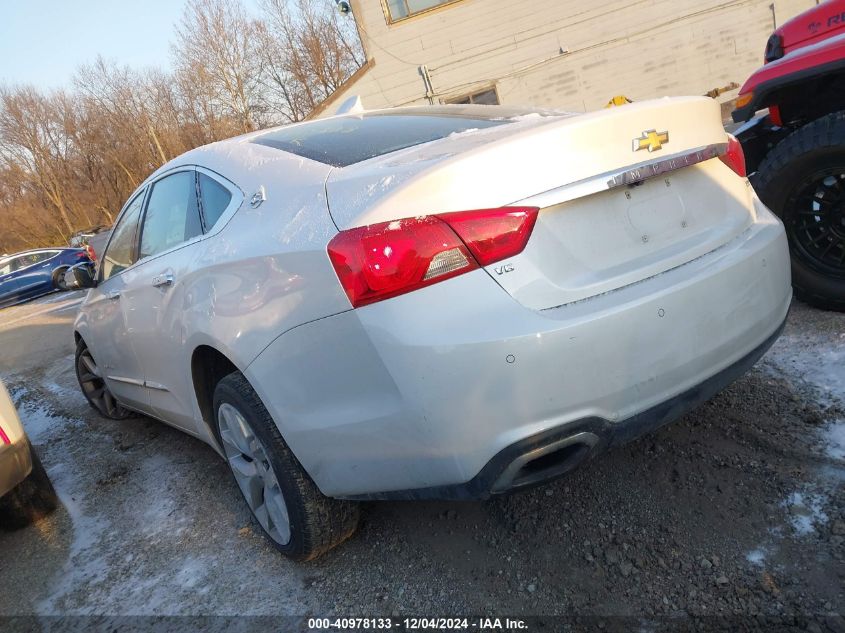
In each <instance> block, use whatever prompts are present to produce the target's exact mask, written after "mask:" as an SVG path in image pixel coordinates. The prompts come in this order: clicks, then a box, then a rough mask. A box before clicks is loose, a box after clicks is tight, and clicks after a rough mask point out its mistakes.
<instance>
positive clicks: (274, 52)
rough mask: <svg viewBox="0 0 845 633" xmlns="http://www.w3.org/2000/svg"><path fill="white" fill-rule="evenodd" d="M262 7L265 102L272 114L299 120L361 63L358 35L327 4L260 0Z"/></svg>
mask: <svg viewBox="0 0 845 633" xmlns="http://www.w3.org/2000/svg"><path fill="white" fill-rule="evenodd" d="M261 7H262V11H263V18H264V19H263V21H262V22H261V23H260V24H259V25H258V27H257V34H256V38H257V42H258V50H259V53H260V55H261V58H262V61H263V70H264V72H263V73H262V75H261V80H262V85H263V87H264V89H265V97H266V98H267V99H268V100H269V102H270V104H271V107H272V109H273V111H275V112H277V113H278V114H280V115H282V116H283V117H284V118H285V119H287V120H289V121H300V120H302V119H303V118H305V117H306V116H307V115H308V113H310V112H311V110H313V109H314V108H315V107H316V106H317V105H319V104H320V103H322V101H323V100H325V99H326V98H327V97H328V96H329V95H331V94H332V93H333V92H334V91H335V90H337V89H338V88H339V87H340V86H341V85H342V84H343V82H344V81H346V80H347V79H348V78H349V77H350V76H351V75H352V74H353V73H354V72H355V71H356V70H357V69H358V68H360V67H361V65H362V64H363V63H364V56H363V50H362V48H361V43H360V41H359V39H358V34H357V31H356V30H355V28H354V23H353V22H352V21H351V20H350V19H345V18H341V17H340V14H339V13H338V12H337V11H334V10H332V6H331V3H329V2H326V3H315V2H309V1H308V0H262V2H261Z"/></svg>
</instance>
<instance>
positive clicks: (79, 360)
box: [74, 339, 135, 420]
mask: <svg viewBox="0 0 845 633" xmlns="http://www.w3.org/2000/svg"><path fill="white" fill-rule="evenodd" d="M74 366H75V368H76V379H77V381H78V382H79V388H80V389H81V390H82V395H84V396H85V399H86V400H87V401H88V404H90V405H91V407H92V408H93V409H94V410H95V411H96V412H97V413H99V414H100V415H101V416H103V417H104V418H108V419H109V420H125V419H126V418H131V417H134V415H135V413H134V412H133V411H130V410H129V409H127V408H125V407H124V406H123V405H121V404H120V403H119V402H118V401H117V399H116V398H115V397H114V395H112V393H111V391H109V388H108V385H106V381H105V380H104V379H103V378H102V375H101V373H100V370H99V368H98V367H97V362H96V361H95V360H94V357H93V356H92V355H91V352H90V351H89V350H88V345H86V344H85V341H84V340H82V339H79V342H78V343H77V344H76V356H75V357H74Z"/></svg>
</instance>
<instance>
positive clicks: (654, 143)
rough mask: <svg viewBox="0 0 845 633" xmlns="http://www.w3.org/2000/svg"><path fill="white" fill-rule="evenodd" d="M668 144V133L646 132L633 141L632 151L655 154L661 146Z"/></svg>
mask: <svg viewBox="0 0 845 633" xmlns="http://www.w3.org/2000/svg"><path fill="white" fill-rule="evenodd" d="M668 142H669V132H668V131H666V132H659V133H658V132H657V130H646V131H645V132H643V135H642V136H641V137H639V138H635V139H634V151H635V152H639V151H640V150H641V149H647V150H648V151H649V152H656V151H657V150H659V149H663V144H664V143H668Z"/></svg>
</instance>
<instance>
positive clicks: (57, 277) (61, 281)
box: [53, 266, 70, 291]
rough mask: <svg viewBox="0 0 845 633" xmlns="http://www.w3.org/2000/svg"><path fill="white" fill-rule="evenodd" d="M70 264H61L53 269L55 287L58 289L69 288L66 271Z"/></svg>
mask: <svg viewBox="0 0 845 633" xmlns="http://www.w3.org/2000/svg"><path fill="white" fill-rule="evenodd" d="M68 268H70V266H60V267H59V268H56V270H54V271H53V288H55V289H56V290H62V291H64V290H67V283H65V273H66V272H67V270H68Z"/></svg>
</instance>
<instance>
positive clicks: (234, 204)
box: [97, 165, 245, 284]
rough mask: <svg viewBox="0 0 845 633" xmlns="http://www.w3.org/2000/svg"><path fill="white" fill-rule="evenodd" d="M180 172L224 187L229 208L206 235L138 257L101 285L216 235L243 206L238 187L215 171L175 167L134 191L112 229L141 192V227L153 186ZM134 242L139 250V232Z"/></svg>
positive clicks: (110, 238) (242, 198) (184, 166)
mask: <svg viewBox="0 0 845 633" xmlns="http://www.w3.org/2000/svg"><path fill="white" fill-rule="evenodd" d="M181 171H193V172H195V173H196V172H199V173H203V174H205V175H206V176H208V177H210V178H213V179H214V180H216V181H217V182H218V183H219V184H221V185H222V186H224V187H225V188H226V189H227V190H228V191H229V192H230V193H231V194H232V199H231V200H230V201H229V206H228V207H226V210H225V211H223V213H222V214H221V215H220V218H218V220H217V222H215V224H214V226H213V227H212V228H211V230H209V231H208V232H207V233H202V234H200V235H197V236H196V237H193V238H191V239H190V240H187V241H185V242H181V243H179V244H176V245H175V246H173V247H171V248H169V249H167V250H166V251H162V252H160V253H156V254H155V255H150V256H147V257H143V258H140V257H139V258H138V259H136V260H135V261H134V262H132V265H131V266H127V267H126V268H124V269H123V270H121V271H120V272H119V273H116V274H114V275H112V276H111V277H109V278H108V279H105V280H100V283H101V284H102V283H106V282H108V281H109V280H110V279H114V278H116V277H119V276H121V275H122V274H123V273H125V272H126V271H128V270H132V269H133V268H135V267H136V266H137V265H138V264H141V263H146V262H150V261H153V260H155V259H158V258H159V257H162V256H164V255H168V254H169V253H173V252H175V251H177V250H179V249H182V248H185V247H186V246H190V245H192V244H196V243H197V242H201V241H203V240H205V239H207V238H209V237H212V236H214V235H217V234H218V233H219V232H220V231H222V230H223V228H225V226H226V225H227V224H228V223H229V221H230V220H231V219H232V216H234V215H235V212H236V211H237V210H238V209H239V208H240V207H241V205H242V204H243V201H244V198H245V195H244V192H243V191H242V190H241V189H240V187H238V186H237V185H236V184H234V183H233V182H232V181H231V180H229V179H227V178H225V177H224V176H221V175H220V174H218V173H217V172H215V171H212V170H210V169H208V168H206V167H202V166H201V165H178V166H176V167H173V168H172V169H168V170H167V171H165V172H162V173H161V174H159V175H157V176H156V177H155V178H154V179H150V180H146V181H145V182H144V183H143V184H142V185H141V186H140V187H138V189H136V190H135V192H134V193H133V195H131V196H130V197H129V199H128V200H127V201H126V204H125V205H124V206H123V209H121V211H120V214H119V215H118V216H117V220H115V222H114V225H113V227H114V226H117V223H118V222H120V220H121V218H122V217H123V214H124V213H125V212H126V209H127V208H128V207H129V205H130V203H131V202H132V201H133V200H135V197H136V196H137V195H138V194H139V193H141V191H143V195H144V200H143V202H142V203H141V204H142V205H143V206H142V207H141V219H140V221H139V226H141V225H143V222H144V219H145V218H146V215H147V203H148V202H149V196H150V193H151V192H152V190H153V187H154V186H155V184H156V183H157V182H158V181H160V180H162V179H164V178H167V177H168V176H172V175H173V174H176V173H178V172H181ZM113 235H114V230H112V235H110V236H109V241H108V243H107V244H106V248H105V249H104V250H103V257H105V254H106V253H107V252H108V249H109V246H110V245H111V240H112V237H113ZM135 241H136V244H135V246H136V248H137V249H140V243H141V233H140V232H139V233H138V235H137V236H136V239H135ZM98 268H99V265H98ZM99 275H100V271H99V270H98V271H97V277H98V279H99Z"/></svg>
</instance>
